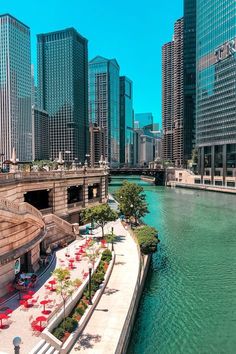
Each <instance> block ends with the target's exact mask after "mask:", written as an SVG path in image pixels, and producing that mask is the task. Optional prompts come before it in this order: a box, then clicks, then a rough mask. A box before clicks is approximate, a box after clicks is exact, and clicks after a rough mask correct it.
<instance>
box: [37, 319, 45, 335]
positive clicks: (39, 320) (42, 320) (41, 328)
mask: <svg viewBox="0 0 236 354" xmlns="http://www.w3.org/2000/svg"><path fill="white" fill-rule="evenodd" d="M36 321H37V322H40V325H39V328H38V329H39V331H40V332H42V331H43V330H44V328H45V327H43V326H42V322H45V321H47V317H45V316H38V317H36Z"/></svg>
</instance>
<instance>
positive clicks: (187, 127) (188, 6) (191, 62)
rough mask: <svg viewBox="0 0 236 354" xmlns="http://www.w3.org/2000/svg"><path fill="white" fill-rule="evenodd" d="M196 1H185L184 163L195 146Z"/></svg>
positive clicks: (189, 157)
mask: <svg viewBox="0 0 236 354" xmlns="http://www.w3.org/2000/svg"><path fill="white" fill-rule="evenodd" d="M195 105H196V0H184V119H183V127H184V130H183V153H184V163H185V164H186V161H187V160H190V159H191V157H192V150H193V148H194V145H195V115H196V109H195Z"/></svg>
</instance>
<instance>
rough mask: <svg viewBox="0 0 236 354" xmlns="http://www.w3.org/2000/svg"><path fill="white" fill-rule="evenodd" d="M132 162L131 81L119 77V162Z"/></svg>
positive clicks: (130, 164)
mask: <svg viewBox="0 0 236 354" xmlns="http://www.w3.org/2000/svg"><path fill="white" fill-rule="evenodd" d="M133 163H134V119H133V83H132V81H131V80H129V79H128V78H127V77H126V76H121V77H120V164H121V165H126V166H132V165H133Z"/></svg>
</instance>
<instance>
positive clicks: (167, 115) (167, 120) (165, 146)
mask: <svg viewBox="0 0 236 354" xmlns="http://www.w3.org/2000/svg"><path fill="white" fill-rule="evenodd" d="M173 76H174V41H171V42H168V43H166V44H164V45H163V47H162V129H163V137H162V158H163V159H164V160H166V161H171V162H172V161H173V126H174V80H173Z"/></svg>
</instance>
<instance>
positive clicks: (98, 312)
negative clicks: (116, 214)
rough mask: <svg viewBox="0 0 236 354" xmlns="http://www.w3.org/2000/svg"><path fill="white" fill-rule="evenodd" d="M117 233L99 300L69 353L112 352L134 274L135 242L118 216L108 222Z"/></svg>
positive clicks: (122, 321)
mask: <svg viewBox="0 0 236 354" xmlns="http://www.w3.org/2000/svg"><path fill="white" fill-rule="evenodd" d="M111 226H113V227H114V233H115V234H116V235H119V237H118V239H119V240H118V241H117V242H116V243H115V245H114V248H115V253H116V261H115V265H114V268H113V271H112V274H111V277H110V279H109V282H108V284H107V287H106V289H105V292H104V294H103V295H102V297H101V300H100V301H99V303H98V306H97V307H96V309H95V311H94V313H93V315H92V317H91V318H90V320H89V322H88V324H87V326H86V327H85V329H84V331H83V333H82V335H81V336H80V337H79V339H78V340H77V342H76V344H75V345H74V347H73V348H72V350H71V353H86V354H113V353H115V350H116V347H117V344H118V341H119V338H120V334H121V331H122V328H123V326H124V323H125V319H126V316H127V312H128V309H129V306H130V303H131V299H132V296H133V292H134V288H135V285H136V281H137V277H138V268H139V256H138V252H137V248H136V247H137V246H136V244H135V242H134V241H133V239H132V237H131V236H130V235H129V233H128V232H127V231H126V230H125V229H124V227H123V225H122V224H121V222H120V221H119V220H117V221H116V222H114V223H109V225H108V227H111Z"/></svg>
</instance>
